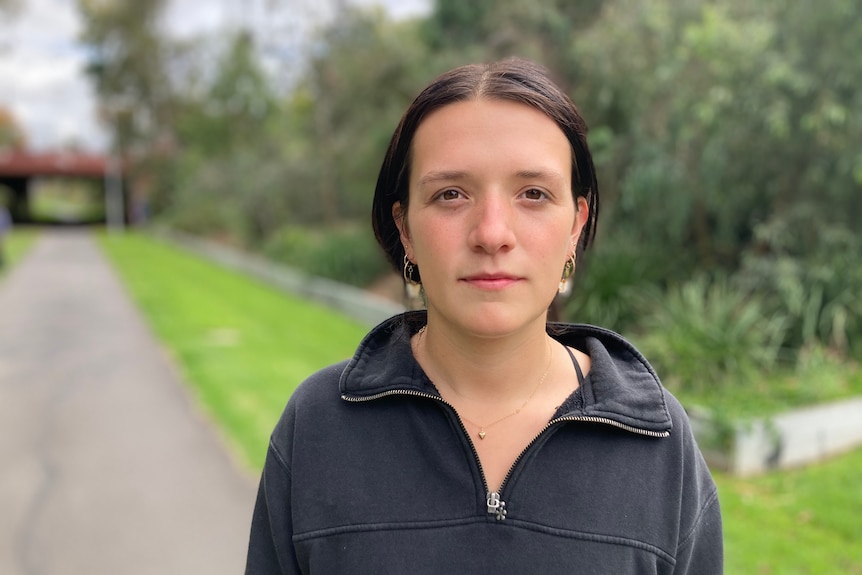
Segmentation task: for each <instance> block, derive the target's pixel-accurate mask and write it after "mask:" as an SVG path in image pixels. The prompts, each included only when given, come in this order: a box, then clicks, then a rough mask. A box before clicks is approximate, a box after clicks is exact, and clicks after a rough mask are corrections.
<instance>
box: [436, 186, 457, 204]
mask: <svg viewBox="0 0 862 575" xmlns="http://www.w3.org/2000/svg"><path fill="white" fill-rule="evenodd" d="M460 197H461V192H459V191H458V190H456V189H454V188H449V189H448V190H443V191H442V192H440V193H439V194H438V195H437V198H438V199H440V200H444V201H451V200H457V199H458V198H460Z"/></svg>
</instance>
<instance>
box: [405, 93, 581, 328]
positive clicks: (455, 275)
mask: <svg viewBox="0 0 862 575" xmlns="http://www.w3.org/2000/svg"><path fill="white" fill-rule="evenodd" d="M571 169H572V155H571V148H570V146H569V142H568V140H567V139H566V137H565V135H564V134H563V132H562V130H560V128H559V127H558V126H557V124H556V123H555V122H554V121H553V120H551V119H550V118H548V117H547V116H545V115H544V114H543V113H541V112H540V111H538V110H535V109H533V108H531V107H529V106H527V105H525V104H520V103H515V102H508V101H501V100H488V99H479V100H470V101H465V102H458V103H455V104H450V105H447V106H445V107H443V108H440V109H438V110H435V111H434V112H433V113H431V114H430V115H429V116H428V117H427V118H426V119H425V120H423V122H422V123H421V124H420V125H419V128H418V129H417V131H416V133H415V135H414V138H413V150H412V164H411V169H410V191H409V193H410V201H409V207H408V209H407V213H406V214H402V213H401V211H402V210H401V206H400V204H396V205H395V206H394V207H393V216H394V217H395V219H396V222H398V226H399V230H400V231H401V241H402V242H403V244H404V247H405V251H406V253H407V256H408V257H409V258H410V260H411V261H413V262H414V263H416V265H417V266H418V267H419V270H420V272H421V274H422V285H423V287H424V290H425V296H426V300H427V306H428V317H429V323H431V322H437V323H441V324H447V325H448V326H450V327H452V328H454V329H457V330H459V331H461V332H466V333H469V334H472V335H475V336H484V337H500V336H503V335H507V334H511V333H515V332H518V331H519V330H523V329H529V328H530V327H535V326H536V325H537V324H540V325H541V326H542V329H543V330H544V323H545V320H546V314H547V309H548V306H549V305H550V303H551V300H552V299H553V298H554V295H555V294H556V291H557V286H558V284H559V281H560V276H561V274H562V270H563V266H564V264H565V262H566V260H567V259H568V257H569V256H570V255H571V254H572V253H573V250H574V247H573V243H574V242H576V241H577V239H578V237H579V234H580V231H581V229H582V227H583V225H584V223H585V221H586V218H587V215H588V214H587V205H586V202H585V201H584V200H583V199H580V200H579V202H578V203H579V207H578V209H576V206H575V201H574V199H573V197H572V184H571ZM402 215H403V216H404V217H403V218H402V217H401V216H402Z"/></svg>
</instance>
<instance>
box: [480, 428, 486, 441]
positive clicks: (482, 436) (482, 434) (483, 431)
mask: <svg viewBox="0 0 862 575" xmlns="http://www.w3.org/2000/svg"><path fill="white" fill-rule="evenodd" d="M479 439H485V430H484V429H480V430H479Z"/></svg>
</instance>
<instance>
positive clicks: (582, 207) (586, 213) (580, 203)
mask: <svg viewBox="0 0 862 575" xmlns="http://www.w3.org/2000/svg"><path fill="white" fill-rule="evenodd" d="M589 217H590V207H589V205H588V204H587V199H586V198H584V197H583V196H578V198H577V201H576V202H575V222H574V225H573V226H572V245H575V246H576V245H578V242H579V241H580V239H581V232H582V231H583V229H584V226H585V225H587V219H589Z"/></svg>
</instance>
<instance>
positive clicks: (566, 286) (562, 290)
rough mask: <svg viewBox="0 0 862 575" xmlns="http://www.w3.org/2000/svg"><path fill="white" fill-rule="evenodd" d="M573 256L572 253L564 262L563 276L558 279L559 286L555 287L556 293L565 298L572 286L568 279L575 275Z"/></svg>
mask: <svg viewBox="0 0 862 575" xmlns="http://www.w3.org/2000/svg"><path fill="white" fill-rule="evenodd" d="M575 265H576V264H575V254H574V253H572V255H571V256H569V259H568V260H566V265H564V266H563V275H562V276H561V277H560V285H559V286H558V287H557V293H559V294H560V295H563V296H567V295H569V294H570V293H571V292H572V284H571V283H570V282H569V279H570V278H571V277H572V276H573V275H575Z"/></svg>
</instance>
